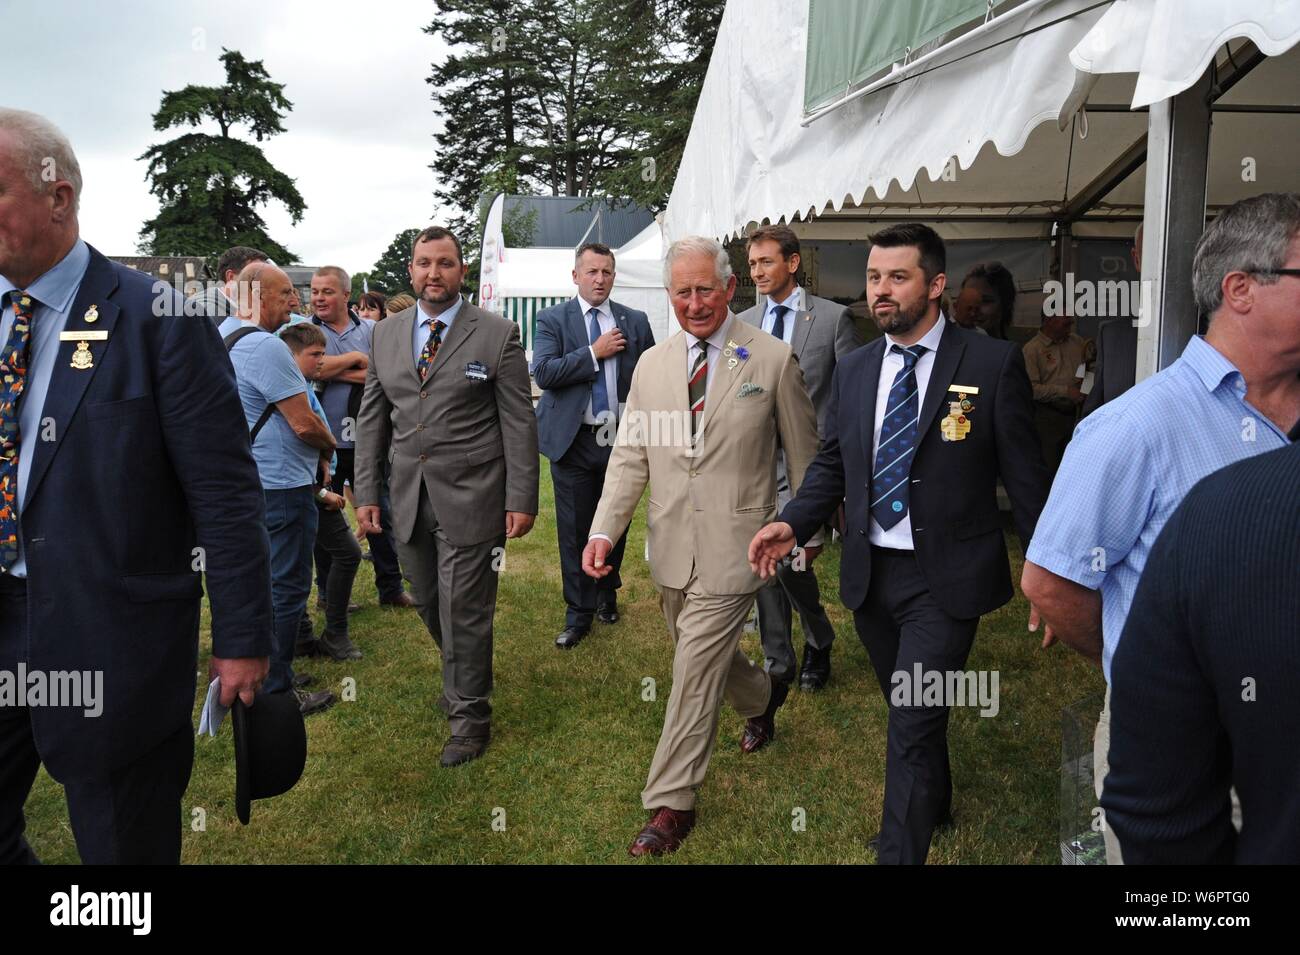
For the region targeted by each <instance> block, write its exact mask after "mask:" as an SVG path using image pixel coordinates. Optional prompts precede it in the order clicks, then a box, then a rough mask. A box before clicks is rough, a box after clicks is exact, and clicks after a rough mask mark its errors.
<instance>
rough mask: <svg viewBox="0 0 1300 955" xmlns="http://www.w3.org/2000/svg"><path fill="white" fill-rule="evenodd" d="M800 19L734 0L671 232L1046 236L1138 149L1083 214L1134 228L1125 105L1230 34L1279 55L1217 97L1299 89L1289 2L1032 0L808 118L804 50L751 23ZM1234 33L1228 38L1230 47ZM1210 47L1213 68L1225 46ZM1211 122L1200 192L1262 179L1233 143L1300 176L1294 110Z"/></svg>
mask: <svg viewBox="0 0 1300 955" xmlns="http://www.w3.org/2000/svg"><path fill="white" fill-rule="evenodd" d="M807 22H808V0H743V2H738V0H732V2H730V3H728V5H727V9H726V11H725V13H724V15H723V19H722V23H721V26H720V28H719V32H718V38H717V42H716V43H715V45H714V51H713V56H712V59H711V60H710V63H709V70H708V74H707V76H706V78H705V82H704V88H703V90H702V92H701V95H700V100H699V104H698V105H697V107H696V113H695V119H694V122H693V124H692V127H691V133H690V137H689V139H688V141H687V145H686V150H685V154H684V155H683V158H682V163H681V168H680V171H679V173H678V176H677V180H676V182H675V183H674V187H673V193H672V197H671V199H670V200H669V204H668V208H667V210H666V212H665V213H664V217H663V218H664V231H665V233H666V235H667V237H668V238H669V239H670V240H671V239H676V238H680V237H681V236H684V235H690V234H701V235H712V236H717V237H723V236H728V235H732V234H735V233H738V232H740V231H742V230H743V229H744V228H745V227H746V226H747V225H748V224H749V223H751V222H760V221H762V220H764V219H769V220H771V221H773V222H775V221H778V220H779V219H785V220H787V221H789V220H791V219H793V218H795V217H796V216H798V217H801V218H806V217H808V216H809V215H810V214H816V215H818V216H819V222H820V223H827V222H828V221H834V220H837V219H841V218H843V219H845V220H846V221H851V220H861V219H873V220H874V219H879V218H882V217H893V216H899V217H912V218H924V219H935V218H940V217H942V218H947V219H951V220H953V221H954V222H975V221H979V220H981V219H982V220H983V221H985V222H988V223H993V222H1008V221H1018V222H1020V223H1022V224H1023V226H1024V228H1023V230H1022V231H1023V233H1024V234H1032V235H1045V234H1047V233H1048V230H1049V229H1050V227H1051V222H1052V221H1053V220H1055V219H1058V218H1060V217H1061V214H1062V211H1063V210H1066V209H1069V208H1070V206H1071V199H1073V198H1076V197H1078V196H1079V195H1080V194H1081V193H1086V192H1087V190H1088V189H1089V187H1092V186H1095V184H1096V183H1097V182H1098V181H1101V180H1104V179H1105V176H1104V174H1106V173H1108V172H1113V171H1114V169H1115V165H1114V164H1115V163H1116V162H1117V160H1119V159H1121V158H1122V156H1123V155H1124V154H1125V152H1126V150H1130V149H1132V150H1135V152H1134V153H1133V154H1134V155H1135V156H1136V157H1137V159H1136V162H1135V163H1134V164H1133V168H1132V169H1131V171H1130V172H1129V173H1128V174H1127V176H1125V177H1123V178H1120V179H1118V180H1117V181H1116V182H1115V183H1114V184H1113V187H1110V188H1107V189H1106V190H1103V191H1101V192H1100V195H1098V196H1096V199H1095V201H1094V202H1092V203H1090V204H1089V208H1088V211H1087V213H1086V216H1087V217H1086V218H1085V219H1084V223H1093V224H1094V228H1095V227H1096V225H1095V224H1096V223H1098V222H1100V223H1101V224H1102V225H1103V226H1104V225H1105V224H1106V223H1107V222H1108V221H1110V222H1111V223H1112V226H1113V231H1115V233H1116V234H1120V233H1122V232H1127V233H1128V234H1130V235H1131V234H1132V229H1133V225H1134V222H1133V220H1135V219H1136V218H1140V216H1141V209H1142V203H1143V201H1144V193H1143V187H1142V183H1143V179H1144V164H1143V163H1142V162H1141V160H1142V158H1143V157H1144V153H1142V152H1141V147H1142V146H1143V143H1144V139H1145V134H1146V126H1147V117H1146V116H1145V115H1144V114H1143V113H1142V112H1138V111H1136V109H1138V108H1140V107H1141V106H1143V105H1144V103H1145V102H1150V101H1151V99H1152V97H1154V98H1155V99H1157V100H1159V99H1163V98H1167V97H1168V96H1170V95H1173V94H1175V93H1177V92H1180V91H1181V90H1182V89H1185V88H1187V86H1188V85H1190V84H1191V83H1192V82H1194V81H1195V80H1196V79H1197V78H1199V77H1200V76H1201V75H1202V73H1203V72H1204V70H1205V67H1206V65H1207V64H1208V63H1209V62H1210V60H1211V59H1213V58H1214V57H1215V56H1216V51H1221V48H1222V46H1223V44H1224V43H1225V42H1227V41H1228V40H1229V39H1232V38H1237V37H1246V38H1249V39H1250V40H1251V41H1252V42H1254V43H1255V44H1256V45H1257V46H1258V48H1259V50H1260V51H1262V52H1263V53H1265V54H1269V55H1272V56H1275V57H1276V56H1281V55H1282V54H1285V56H1282V58H1281V59H1280V60H1278V61H1272V60H1268V61H1265V62H1263V63H1262V64H1260V65H1259V66H1258V67H1256V68H1255V69H1254V71H1253V72H1251V73H1249V74H1247V75H1246V78H1245V79H1244V80H1243V81H1242V82H1241V83H1240V84H1239V85H1238V86H1236V87H1234V88H1233V89H1232V90H1231V91H1230V93H1229V94H1228V95H1227V96H1225V97H1224V98H1223V100H1222V101H1221V103H1222V104H1223V105H1225V106H1226V105H1230V104H1231V103H1237V104H1243V105H1270V106H1277V105H1294V104H1295V100H1296V96H1297V92H1298V91H1297V88H1296V87H1297V84H1296V83H1295V81H1294V77H1295V70H1296V64H1297V62H1298V61H1300V50H1293V49H1291V48H1292V47H1294V46H1295V44H1296V43H1297V42H1298V41H1300V3H1294V2H1289V3H1288V2H1280V0H1236V2H1234V3H1232V4H1224V3H1216V2H1212V0H1115V2H1113V3H1104V2H1103V3H1098V2H1096V0H1040V2H1031V3H1025V4H1024V5H1022V6H1020V7H1017V8H1013V9H1011V10H1009V11H1008V12H1006V13H1004V14H1002V15H1000V16H997V17H995V18H994V19H993V20H992V21H990V22H989V23H988V24H987V25H986V26H985V27H984V28H983V29H981V30H978V31H974V32H972V33H969V34H966V35H964V36H962V37H960V38H959V39H957V40H956V41H954V42H953V43H952V44H950V45H949V47H947V48H944V49H942V50H940V51H936V52H935V54H934V55H933V57H932V58H931V59H930V60H929V61H928V62H927V63H925V64H916V65H915V66H903V67H901V68H899V69H897V70H896V71H895V74H894V76H895V77H896V79H891V80H890V81H889V83H887V84H886V85H884V86H883V87H882V88H880V89H877V90H876V91H874V92H869V93H866V94H865V95H862V96H859V97H857V98H855V99H849V100H847V101H846V102H844V103H843V104H842V105H840V106H838V107H836V108H834V109H832V110H830V111H828V112H826V113H824V114H823V115H821V116H820V117H819V118H815V119H811V120H809V121H808V122H807V125H804V121H805V117H804V115H803V101H804V96H803V93H804V87H803V84H804V71H803V67H804V57H803V56H802V55H793V56H780V57H773V56H770V55H769V53H768V51H766V50H765V49H763V47H762V46H761V45H760V44H756V43H755V42H754V37H761V36H772V35H777V34H778V33H783V34H785V35H790V36H793V37H797V38H798V40H797V42H800V43H802V42H803V38H804V36H805V33H806V29H807ZM1244 45H1245V41H1244V40H1236V41H1235V42H1234V43H1233V46H1234V48H1235V49H1236V51H1237V54H1238V55H1237V60H1238V61H1239V60H1240V59H1241V49H1242V47H1243V46H1244ZM1288 50H1290V51H1291V52H1289V53H1287V52H1286V51H1288ZM797 52H798V53H802V52H803V51H802V50H799V51H797ZM1222 62H1223V65H1224V68H1225V69H1226V68H1227V66H1228V62H1229V61H1227V60H1226V54H1225V55H1224V57H1223V60H1222ZM1288 77H1289V81H1288ZM1080 106H1086V107H1087V109H1085V110H1084V111H1083V112H1082V113H1081V112H1079V107H1080ZM1265 119H1267V122H1266V121H1265ZM1214 122H1215V129H1214V137H1213V139H1212V144H1211V156H1210V164H1211V169H1210V184H1209V191H1210V195H1209V202H1210V204H1211V205H1215V204H1220V203H1225V202H1232V201H1235V200H1236V199H1238V198H1241V196H1242V195H1245V194H1250V193H1251V192H1259V191H1263V186H1262V185H1261V183H1260V182H1254V181H1250V180H1247V179H1245V177H1243V176H1242V161H1243V157H1257V158H1258V161H1259V163H1260V165H1261V167H1263V166H1265V164H1272V165H1273V166H1275V167H1280V168H1278V169H1277V170H1276V175H1274V176H1272V177H1271V178H1269V179H1267V182H1268V186H1269V188H1290V189H1295V188H1300V182H1297V176H1298V175H1300V173H1297V172H1296V168H1297V167H1296V165H1295V163H1294V162H1293V161H1292V160H1291V159H1290V158H1289V157H1294V155H1295V153H1296V151H1297V149H1298V148H1300V115H1298V114H1296V113H1294V112H1292V113H1281V114H1261V113H1245V112H1241V113H1230V112H1216V113H1215V118H1214ZM994 154H997V155H998V156H999V158H998V160H997V161H993V162H990V161H988V160H989V159H991V158H992V157H993V155H994ZM922 171H925V172H926V174H927V175H926V176H924V177H922V176H921V175H920V174H921V172H922ZM1260 178H1261V182H1262V181H1264V175H1263V173H1262V172H1261V175H1260Z"/></svg>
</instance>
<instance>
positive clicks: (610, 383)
mask: <svg viewBox="0 0 1300 955" xmlns="http://www.w3.org/2000/svg"><path fill="white" fill-rule="evenodd" d="M577 299H578V308H580V309H582V328H583V331H585V332H586V333H587V338H588V339H590V338H591V310H592V309H593V308H594V309H595V310H596V321H597V322H599V323H600V333H601V334H602V335H604V334H605V333H606V332H608V331H612V330H613V329H614V327H615V322H614V311H613V309H611V308H610V307H609V299H605V301H603V302H601V303H600V304H599V305H592V304H591V303H590V302H586V301H583V298H582V296H581V295H579V296H577ZM587 351H589V352H590V353H591V366H592V367H593V368H595V369H596V371H600V361H599V359H597V358H596V349H594V348H592V347H591V346H590V345H588V346H587ZM605 394H606V395H608V396H609V410H610V411H612V412H614V414H615V415H617V414H618V355H611V356H610V357H609V358H606V359H605ZM582 423H583V424H600V419H599V418H597V417H596V415H595V414H593V413H592V410H591V397H590V396H588V398H587V407H586V408H585V409H583V412H582Z"/></svg>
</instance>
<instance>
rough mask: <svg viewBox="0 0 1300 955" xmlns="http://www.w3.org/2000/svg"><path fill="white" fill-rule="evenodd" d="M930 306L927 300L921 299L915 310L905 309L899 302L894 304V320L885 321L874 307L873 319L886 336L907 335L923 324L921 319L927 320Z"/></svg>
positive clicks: (872, 310)
mask: <svg viewBox="0 0 1300 955" xmlns="http://www.w3.org/2000/svg"><path fill="white" fill-rule="evenodd" d="M929 304H930V303H929V301H928V300H927V299H921V301H919V302H917V303H916V306H915V307H914V308H912V309H905V308H903V306H902V305H901V304H899V303H898V302H894V315H893V318H889V319H884V320H882V319H881V317H880V316H879V315H877V314H876V309H875V307H874V306H873V307H872V309H871V317H872V319H874V320H875V323H876V327H877V328H879V329H880V330H881V331H882V332H884V333H885V334H887V335H906V334H907V333H908V332H910V331H911V330H912V329H914V328H916V326H917V325H919V324H920V323H921V319H923V318H925V313H926V311H927V309H928V307H929Z"/></svg>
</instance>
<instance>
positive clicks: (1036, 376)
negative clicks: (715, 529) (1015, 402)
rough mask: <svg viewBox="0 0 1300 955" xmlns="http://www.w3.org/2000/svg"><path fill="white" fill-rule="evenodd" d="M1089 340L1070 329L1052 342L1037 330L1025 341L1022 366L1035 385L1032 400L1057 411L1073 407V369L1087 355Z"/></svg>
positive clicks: (1074, 385)
mask: <svg viewBox="0 0 1300 955" xmlns="http://www.w3.org/2000/svg"><path fill="white" fill-rule="evenodd" d="M1088 345H1089V342H1088V340H1087V339H1086V338H1082V337H1080V336H1078V335H1076V334H1074V333H1073V332H1071V333H1070V337H1069V338H1067V339H1066V340H1065V341H1063V342H1054V341H1052V340H1051V339H1050V338H1048V337H1047V336H1046V335H1044V334H1043V333H1042V332H1039V333H1038V334H1037V335H1035V336H1034V337H1033V338H1031V339H1030V340H1029V341H1027V342H1025V370H1026V371H1027V372H1028V373H1029V381H1030V383H1031V384H1032V385H1033V386H1034V400H1035V401H1039V402H1043V403H1045V404H1049V405H1051V406H1052V407H1054V408H1056V409H1058V410H1060V411H1073V410H1074V407H1075V405H1074V402H1073V401H1071V400H1070V389H1071V388H1072V387H1077V386H1078V383H1079V379H1078V377H1077V376H1076V374H1075V372H1076V371H1078V368H1079V366H1080V365H1081V364H1083V363H1084V361H1085V360H1086V359H1087V357H1088V351H1089V349H1088Z"/></svg>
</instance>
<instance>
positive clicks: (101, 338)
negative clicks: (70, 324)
mask: <svg viewBox="0 0 1300 955" xmlns="http://www.w3.org/2000/svg"><path fill="white" fill-rule="evenodd" d="M59 341H61V342H106V341H108V332H106V331H104V329H102V328H97V329H95V330H94V331H91V330H90V329H89V328H83V329H82V330H81V331H79V332H59Z"/></svg>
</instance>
